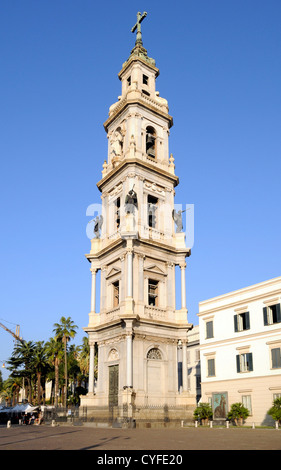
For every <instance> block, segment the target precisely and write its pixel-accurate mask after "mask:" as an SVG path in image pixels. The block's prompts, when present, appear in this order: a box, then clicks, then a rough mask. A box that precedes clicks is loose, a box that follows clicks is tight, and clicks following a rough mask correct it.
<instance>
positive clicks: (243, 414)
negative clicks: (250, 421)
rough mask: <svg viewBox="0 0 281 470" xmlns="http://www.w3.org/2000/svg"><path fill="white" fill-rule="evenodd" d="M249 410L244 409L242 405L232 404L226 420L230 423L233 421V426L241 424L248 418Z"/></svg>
mask: <svg viewBox="0 0 281 470" xmlns="http://www.w3.org/2000/svg"><path fill="white" fill-rule="evenodd" d="M249 414H250V413H249V410H248V408H246V407H245V406H244V405H243V403H240V402H239V403H233V404H232V405H231V407H230V411H229V413H228V415H227V418H228V419H229V420H230V421H234V422H235V424H236V425H237V424H239V423H242V422H243V420H245V419H247V418H248V416H249Z"/></svg>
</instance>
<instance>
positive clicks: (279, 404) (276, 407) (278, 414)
mask: <svg viewBox="0 0 281 470" xmlns="http://www.w3.org/2000/svg"><path fill="white" fill-rule="evenodd" d="M267 414H268V415H269V416H271V417H272V418H273V419H274V421H278V423H279V424H281V397H279V398H275V400H274V402H273V405H272V407H271V408H270V409H269V410H268V412H267Z"/></svg>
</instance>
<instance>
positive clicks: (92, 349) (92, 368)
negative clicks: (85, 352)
mask: <svg viewBox="0 0 281 470" xmlns="http://www.w3.org/2000/svg"><path fill="white" fill-rule="evenodd" d="M89 346H90V361H89V390H88V393H89V394H93V393H94V379H95V376H94V372H95V342H94V341H93V340H91V339H89Z"/></svg>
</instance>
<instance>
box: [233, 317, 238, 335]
mask: <svg viewBox="0 0 281 470" xmlns="http://www.w3.org/2000/svg"><path fill="white" fill-rule="evenodd" d="M234 331H235V333H237V331H238V317H237V315H234Z"/></svg>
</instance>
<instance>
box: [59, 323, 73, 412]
mask: <svg viewBox="0 0 281 470" xmlns="http://www.w3.org/2000/svg"><path fill="white" fill-rule="evenodd" d="M54 327H55V328H54V330H53V331H54V333H55V339H56V340H58V341H61V342H62V343H63V346H64V380H65V394H64V406H65V407H66V402H67V343H68V341H69V340H70V339H71V338H74V337H75V335H76V329H77V328H78V327H77V325H74V323H73V321H72V320H71V318H70V317H68V318H65V317H61V319H60V323H55V324H54Z"/></svg>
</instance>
